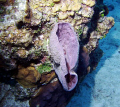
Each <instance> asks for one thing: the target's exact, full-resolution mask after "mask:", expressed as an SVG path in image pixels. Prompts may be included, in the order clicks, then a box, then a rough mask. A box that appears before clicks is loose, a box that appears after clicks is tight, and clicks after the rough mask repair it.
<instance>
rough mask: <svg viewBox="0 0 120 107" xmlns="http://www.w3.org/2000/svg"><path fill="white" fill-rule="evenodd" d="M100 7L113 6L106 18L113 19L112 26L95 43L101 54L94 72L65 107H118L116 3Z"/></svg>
mask: <svg viewBox="0 0 120 107" xmlns="http://www.w3.org/2000/svg"><path fill="white" fill-rule="evenodd" d="M104 3H105V4H106V5H107V6H110V5H113V6H114V9H113V10H111V11H109V14H108V16H112V17H114V19H115V25H114V27H113V28H112V29H111V30H110V31H109V33H108V34H107V36H106V38H104V39H102V40H100V41H99V47H100V48H101V49H102V50H103V52H104V54H103V56H102V58H101V60H100V62H99V64H98V66H97V68H96V70H94V71H93V72H92V73H90V74H88V75H87V76H86V77H85V79H84V80H83V81H82V82H81V83H80V84H79V88H78V89H79V90H77V92H76V93H75V94H74V96H73V97H72V98H71V100H70V102H69V103H68V105H67V106H66V107H120V1H119V0H105V1H104Z"/></svg>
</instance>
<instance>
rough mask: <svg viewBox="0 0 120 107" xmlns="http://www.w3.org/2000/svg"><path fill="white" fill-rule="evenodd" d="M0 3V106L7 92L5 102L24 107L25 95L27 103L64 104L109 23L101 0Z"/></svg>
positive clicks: (86, 69)
mask: <svg viewBox="0 0 120 107" xmlns="http://www.w3.org/2000/svg"><path fill="white" fill-rule="evenodd" d="M0 3H1V4H0V82H1V83H0V89H1V90H2V91H3V92H4V93H5V95H3V94H2V95H1V97H0V105H6V106H8V104H5V102H6V100H5V99H7V98H8V99H10V95H12V98H13V99H12V102H13V101H14V100H16V102H14V103H13V105H12V104H10V105H11V106H14V105H19V104H21V105H22V106H23V107H25V106H26V107H28V106H29V104H28V100H30V98H31V101H30V106H31V107H33V106H40V107H48V106H49V107H50V106H51V107H56V106H57V107H65V105H66V103H67V101H68V100H69V99H70V97H71V96H72V95H73V93H74V91H75V89H74V88H75V86H76V85H77V82H78V80H79V81H81V80H82V79H83V78H84V76H85V75H86V74H87V73H89V72H91V71H92V70H93V69H95V67H96V66H97V63H98V62H99V59H100V57H101V55H102V51H100V49H98V48H97V47H98V45H99V39H102V38H104V37H105V36H106V34H107V33H108V31H109V29H111V27H112V26H113V25H114V19H113V18H112V17H106V15H107V14H108V9H107V7H106V6H105V5H104V4H103V0H97V1H96V0H0ZM63 25H64V26H63ZM72 36H73V37H72ZM68 37H69V38H68ZM64 39H65V40H64ZM78 42H79V43H78ZM49 44H50V45H49ZM79 44H80V46H79ZM71 47H72V48H71ZM73 47H74V48H73ZM79 48H80V49H79ZM96 48H97V49H96ZM97 53H99V55H98V57H99V58H98V60H96V58H95V57H97ZM78 57H79V59H78ZM76 67H78V69H76ZM56 74H57V75H56ZM16 80H17V82H18V83H17V82H16ZM19 83H20V84H21V85H22V86H23V87H22V86H20V84H19ZM7 84H8V85H7ZM10 85H12V86H13V87H11V86H10ZM4 87H8V88H7V89H6V90H7V91H4V90H3V88H4ZM12 90H13V91H12ZM65 90H67V91H68V92H67V91H65ZM71 90H72V91H71ZM11 91H12V92H14V91H15V94H14V93H12V94H11ZM3 92H0V93H3ZM25 93H26V94H25ZM26 100H27V101H26ZM20 101H25V102H27V103H26V105H25V103H20ZM61 102H62V103H61Z"/></svg>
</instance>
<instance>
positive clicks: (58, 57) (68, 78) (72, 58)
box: [49, 22, 79, 91]
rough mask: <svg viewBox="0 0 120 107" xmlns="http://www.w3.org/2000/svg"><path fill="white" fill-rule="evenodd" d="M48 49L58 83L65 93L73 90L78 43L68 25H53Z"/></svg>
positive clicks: (75, 78)
mask: <svg viewBox="0 0 120 107" xmlns="http://www.w3.org/2000/svg"><path fill="white" fill-rule="evenodd" d="M49 48H50V55H51V58H52V59H53V62H54V69H55V72H56V74H57V75H58V78H59V81H60V82H61V84H62V86H63V88H64V89H65V90H66V91H71V90H73V89H74V88H75V86H76V84H77V82H78V76H77V74H76V72H75V71H76V66H77V62H78V56H79V55H78V54H79V42H78V39H77V35H76V33H75V32H74V29H73V28H72V26H71V25H70V23H65V22H62V23H57V24H55V26H54V28H53V29H52V31H51V35H50V44H49Z"/></svg>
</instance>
